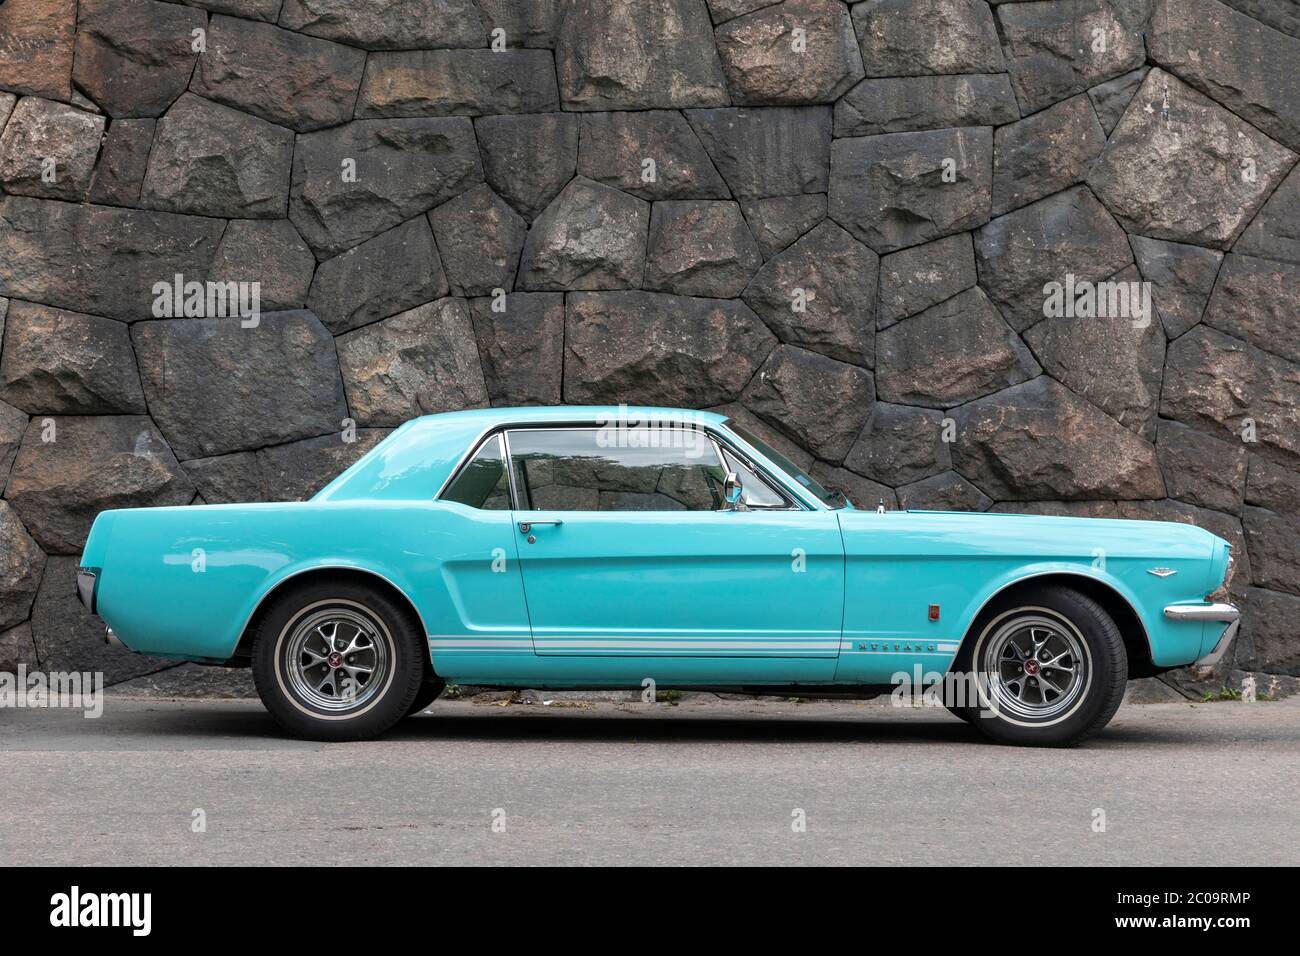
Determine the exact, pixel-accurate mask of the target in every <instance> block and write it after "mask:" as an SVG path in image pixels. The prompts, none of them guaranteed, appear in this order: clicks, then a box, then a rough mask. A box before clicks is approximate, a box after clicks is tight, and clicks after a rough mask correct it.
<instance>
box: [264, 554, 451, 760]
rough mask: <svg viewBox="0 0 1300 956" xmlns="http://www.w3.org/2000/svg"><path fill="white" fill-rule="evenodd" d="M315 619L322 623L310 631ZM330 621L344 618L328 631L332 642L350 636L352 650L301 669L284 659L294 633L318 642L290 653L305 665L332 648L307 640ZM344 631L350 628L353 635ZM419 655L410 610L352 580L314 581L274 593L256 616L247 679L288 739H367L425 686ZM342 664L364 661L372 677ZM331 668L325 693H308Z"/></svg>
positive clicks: (418, 630)
mask: <svg viewBox="0 0 1300 956" xmlns="http://www.w3.org/2000/svg"><path fill="white" fill-rule="evenodd" d="M318 620H323V621H324V623H323V624H321V625H320V626H319V627H316V628H313V627H312V625H313V623H314V622H316V621H318ZM332 620H341V621H343V624H344V626H343V627H342V628H340V627H339V626H335V627H334V628H333V632H332V633H333V634H334V635H337V636H338V637H337V640H338V642H339V644H344V643H345V642H348V641H349V640H350V641H351V644H352V645H353V646H356V654H355V655H354V656H352V657H348V658H346V659H345V658H343V657H341V656H340V658H339V663H338V664H330V663H328V662H327V663H325V664H316V665H314V668H316V669H313V670H310V671H307V672H305V673H304V671H303V670H302V669H301V668H299V667H298V665H297V663H296V662H295V661H294V660H292V659H291V655H292V654H293V650H294V647H295V646H297V643H298V641H299V640H300V635H304V634H305V635H309V636H308V637H307V638H305V639H306V640H309V641H317V643H316V644H315V645H312V646H310V648H309V649H307V650H305V651H303V652H302V653H299V654H298V655H297V661H298V662H306V661H309V660H310V659H311V657H313V656H320V655H321V652H323V651H324V650H325V649H326V647H333V646H335V645H334V644H332V643H331V644H324V643H321V642H320V640H319V639H317V638H316V637H314V634H315V633H321V634H322V636H323V635H324V634H325V633H327V632H329V627H330V623H331V621H332ZM349 628H355V634H353V632H352V631H350V630H349ZM350 635H351V636H350ZM326 640H328V639H326ZM357 645H360V646H357ZM426 654H427V650H426V644H425V638H424V636H423V628H422V627H421V626H420V623H419V621H418V620H417V619H416V618H415V615H414V614H413V613H412V612H411V610H410V608H409V607H407V606H405V605H403V604H399V603H397V602H396V601H395V600H393V599H392V598H390V597H389V596H388V595H387V594H385V593H384V592H382V591H379V590H376V589H374V588H371V587H367V586H366V585H365V584H363V583H359V582H357V581H353V580H348V579H343V578H335V579H331V578H319V579H316V580H313V581H310V582H308V583H305V584H302V585H298V586H296V587H293V588H292V589H290V590H288V591H286V592H285V593H284V594H282V595H279V596H278V597H276V598H275V599H274V603H273V604H272V605H271V606H270V607H269V608H268V609H267V611H266V613H264V614H263V615H262V616H261V619H260V621H259V623H258V625H257V630H256V633H255V634H254V637H253V682H254V684H255V685H256V687H257V694H258V696H259V697H261V698H262V703H263V704H264V705H265V706H266V709H267V710H268V711H270V712H271V716H272V717H274V718H275V720H276V722H277V723H279V724H280V726H281V727H283V728H284V729H285V730H287V731H288V732H289V733H291V734H293V735H294V736H297V737H305V738H308V739H310V740H366V739H369V738H372V737H377V736H379V735H380V734H382V733H384V731H386V730H388V729H389V728H390V727H392V726H393V724H395V723H397V721H399V720H401V719H402V718H403V717H405V716H406V714H407V713H408V712H409V711H410V709H411V707H412V706H413V705H414V702H415V700H416V697H417V695H418V694H419V693H420V691H421V689H422V686H423V683H424V678H425V664H424V660H423V656H424V655H426ZM333 656H334V654H332V653H331V655H330V657H333ZM322 660H326V658H323V657H322ZM345 661H346V662H347V663H352V664H353V665H355V668H354V669H359V668H362V667H364V666H365V665H367V664H370V665H371V666H372V671H373V674H372V676H371V677H370V678H366V677H365V675H364V674H362V673H360V672H359V670H357V672H356V673H355V675H354V676H353V677H351V678H350V677H349V676H346V675H348V674H352V670H350V669H349V668H347V667H345V666H343V665H344V663H345ZM381 661H382V663H380V662H381ZM331 670H332V671H333V672H334V674H335V676H334V677H333V683H332V684H330V683H326V684H325V687H327V688H329V690H328V691H326V690H324V689H320V688H317V689H316V691H315V696H313V691H312V689H311V687H310V685H311V684H312V683H313V682H314V681H315V679H316V678H317V677H320V676H321V675H323V674H329V673H330V672H331ZM340 675H344V676H342V680H340ZM324 679H325V680H327V681H328V680H329V678H324ZM369 680H373V681H374V682H375V683H374V684H373V685H372V684H370V683H369ZM363 681H365V682H364V683H363ZM329 698H334V699H332V700H331V699H329ZM351 701H355V703H351Z"/></svg>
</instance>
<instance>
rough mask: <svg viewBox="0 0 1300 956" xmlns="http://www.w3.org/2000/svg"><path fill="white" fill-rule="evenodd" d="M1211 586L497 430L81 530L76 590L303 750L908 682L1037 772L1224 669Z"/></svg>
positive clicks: (740, 436) (115, 627)
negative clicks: (718, 693)
mask: <svg viewBox="0 0 1300 956" xmlns="http://www.w3.org/2000/svg"><path fill="white" fill-rule="evenodd" d="M1231 567H1232V558H1231V549H1230V547H1229V545H1228V543H1227V542H1226V541H1224V540H1223V539H1221V538H1218V537H1216V536H1215V535H1212V534H1210V533H1209V532H1207V531H1204V530H1202V529H1200V528H1197V527H1193V526H1190V525H1183V524H1176V523H1164V522H1148V521H1128V520H1109V519H1084V518H1066V517H1041V516H1033V515H1000V514H979V513H950V512H928V511H890V512H887V511H885V510H884V509H883V508H871V507H866V508H863V509H859V508H857V507H854V505H853V504H852V503H851V502H849V501H848V500H847V499H846V498H845V497H844V496H843V495H842V494H840V493H838V492H835V491H831V490H828V489H826V488H823V487H822V486H821V485H820V484H818V483H817V482H816V481H815V480H813V479H812V478H811V477H809V476H808V475H807V474H805V473H804V471H803V470H802V469H800V468H799V467H797V466H796V465H795V464H793V463H792V462H790V461H789V460H788V459H786V458H785V457H784V456H783V455H781V454H780V453H779V452H777V451H776V450H775V449H773V448H772V447H770V446H769V445H768V444H767V443H765V442H763V441H762V440H761V439H759V438H758V437H757V436H755V435H753V434H751V433H750V432H749V431H748V430H746V429H745V428H744V427H742V426H741V425H739V424H738V423H737V422H735V421H733V420H731V419H728V418H726V417H724V416H722V415H717V414H711V413H705V412H693V411H686V410H680V409H654V408H627V407H548V408H493V409H476V410H471V411H460V412H451V413H446V414H440V415H429V416H425V417H422V418H417V419H414V420H412V421H410V422H407V423H406V424H405V425H403V426H402V427H400V428H398V429H397V430H396V431H394V432H393V433H392V434H391V435H389V436H388V437H387V438H386V439H385V440H384V441H382V442H381V443H380V444H378V445H376V446H375V447H374V448H373V449H371V450H370V451H369V452H368V453H367V454H366V455H365V456H364V457H362V458H361V459H359V460H358V461H357V462H356V463H355V464H353V465H352V466H351V467H349V468H348V469H347V470H345V471H344V472H343V473H342V474H341V475H339V476H338V477H337V478H335V479H334V480H333V481H332V482H330V484H328V485H327V486H326V487H325V488H324V489H322V490H321V491H320V492H319V493H318V494H316V495H315V496H314V497H313V498H312V499H311V500H309V501H304V502H292V503H279V504H241V505H198V506H191V507H174V508H140V509H129V510H118V511H105V512H103V513H102V514H100V515H99V517H98V518H97V519H96V521H95V524H94V527H93V529H92V531H91V534H90V537H89V540H88V541H87V543H86V547H85V551H84V553H83V555H82V558H81V567H80V570H79V571H78V574H77V589H78V594H79V595H80V597H81V600H82V603H84V604H85V605H86V607H87V608H88V609H89V610H90V611H91V612H92V613H95V614H97V615H99V617H101V618H102V619H103V620H104V621H105V622H106V624H107V632H106V633H107V639H108V640H110V641H112V642H116V643H120V644H122V645H124V646H125V647H127V648H129V649H131V650H134V651H138V652H141V653H147V654H155V655H159V656H164V657H171V658H178V659H185V660H195V661H200V662H207V663H218V664H229V665H238V666H251V667H252V668H253V676H254V680H255V682H256V685H257V689H258V693H259V695H260V696H261V698H262V701H263V702H264V703H265V705H266V707H267V709H268V710H269V711H270V712H271V714H272V715H273V716H274V717H275V718H276V720H277V721H279V723H280V724H281V725H282V726H283V727H284V728H285V729H286V730H288V731H289V732H291V733H294V734H298V735H301V736H305V737H311V738H315V739H321V740H352V739H361V738H368V737H373V736H375V735H378V734H381V733H383V732H384V731H386V730H388V729H389V728H390V727H392V726H393V725H394V724H395V723H396V722H397V721H399V720H401V719H402V718H403V717H406V716H408V715H410V714H414V713H418V712H419V711H421V710H423V709H424V708H426V707H427V706H428V705H429V704H430V703H431V702H432V701H433V700H434V699H435V698H436V697H437V696H438V694H439V693H441V691H442V689H443V688H444V687H445V685H446V684H447V683H449V682H456V683H461V684H471V685H487V686H492V687H502V688H522V687H534V688H553V689H561V688H575V689H576V688H582V689H592V688H641V687H643V686H646V683H645V682H646V681H647V680H650V681H653V682H654V686H656V687H658V688H683V689H685V688H693V689H699V688H713V689H724V688H725V689H730V690H740V691H744V692H752V693H794V694H800V695H806V696H816V695H818V694H833V695H837V696H842V695H858V696H862V697H870V696H875V695H877V694H880V693H888V692H891V691H893V690H894V689H895V688H896V687H898V686H900V684H901V683H903V682H906V681H915V680H917V678H918V677H920V678H921V681H922V682H923V683H924V682H927V681H929V682H933V681H934V680H938V679H940V678H942V679H943V680H944V686H945V687H950V686H958V687H969V689H970V692H969V693H968V694H965V695H964V696H963V695H959V696H958V697H957V698H952V697H950V696H947V695H945V696H944V697H943V700H942V702H943V703H944V705H945V706H947V707H948V708H949V709H950V710H951V711H952V712H953V713H954V714H956V715H957V716H958V717H961V718H962V719H964V720H967V721H968V722H970V723H971V724H973V725H974V726H976V727H978V728H979V729H980V730H982V731H983V732H984V733H985V734H987V735H988V736H989V737H991V738H993V739H994V740H997V741H1001V742H1004V743H1012V744H1039V745H1057V746H1060V745H1069V744H1073V743H1076V742H1078V741H1080V740H1082V739H1084V738H1086V737H1087V736H1089V735H1090V734H1093V733H1095V732H1096V731H1098V730H1100V729H1101V728H1102V727H1104V726H1105V725H1106V723H1107V722H1108V721H1109V720H1110V719H1111V717H1112V716H1113V715H1114V713H1115V711H1116V709H1117V708H1118V706H1119V703H1120V699H1121V697H1122V695H1123V691H1124V686H1125V681H1126V680H1127V679H1129V678H1131V677H1140V676H1147V675H1151V674H1155V673H1158V672H1160V671H1163V670H1168V669H1171V668H1174V667H1179V666H1183V665H1187V664H1191V663H1193V662H1200V663H1204V664H1209V663H1213V662H1214V661H1216V660H1217V659H1218V658H1219V657H1220V656H1221V655H1222V653H1223V652H1224V650H1225V649H1226V647H1227V645H1228V643H1229V642H1230V641H1231V639H1232V637H1233V635H1234V633H1235V632H1236V628H1237V618H1238V611H1237V609H1236V608H1235V607H1233V606H1232V605H1231V604H1228V603H1226V601H1225V597H1224V596H1225V595H1226V593H1227V592H1226V583H1227V580H1228V577H1229V575H1230V573H1231ZM958 679H960V680H958ZM962 681H964V683H962Z"/></svg>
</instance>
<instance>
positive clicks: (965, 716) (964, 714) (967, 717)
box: [944, 704, 973, 724]
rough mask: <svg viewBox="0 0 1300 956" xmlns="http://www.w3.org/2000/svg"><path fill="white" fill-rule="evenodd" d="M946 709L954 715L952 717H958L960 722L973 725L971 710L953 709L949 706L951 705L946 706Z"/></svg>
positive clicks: (964, 708)
mask: <svg viewBox="0 0 1300 956" xmlns="http://www.w3.org/2000/svg"><path fill="white" fill-rule="evenodd" d="M944 707H945V708H947V710H948V713H950V714H952V715H953V716H954V717H956V718H957V719H958V720H961V721H965V722H966V723H968V724H969V723H973V720H972V719H971V713H970V709H969V708H967V707H951V706H949V705H947V704H944Z"/></svg>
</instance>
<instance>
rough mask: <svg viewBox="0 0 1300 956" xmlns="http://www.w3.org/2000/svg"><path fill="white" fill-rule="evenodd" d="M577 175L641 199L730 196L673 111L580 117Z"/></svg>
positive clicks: (688, 131) (707, 158)
mask: <svg viewBox="0 0 1300 956" xmlns="http://www.w3.org/2000/svg"><path fill="white" fill-rule="evenodd" d="M569 171H570V173H572V168H570V170H569ZM578 172H579V173H580V174H582V175H583V176H586V177H587V178H588V179H594V180H595V181H596V182H599V183H604V184H605V185H606V186H615V187H617V188H619V189H621V190H623V191H624V192H627V193H631V194H632V195H633V196H638V197H640V198H641V199H725V198H726V197H727V196H728V195H729V193H728V191H727V185H726V183H724V182H723V181H722V177H721V176H719V175H718V171H717V169H715V168H714V166H713V162H712V160H710V159H709V155H708V153H706V152H705V151H704V146H703V145H702V144H701V143H700V140H699V137H698V136H696V135H695V131H694V130H692V129H691V127H690V124H688V123H687V122H686V120H685V118H684V117H683V116H682V114H681V113H679V112H677V111H676V110H645V111H643V112H637V113H587V114H584V115H583V117H582V138H581V143H580V145H579V148H578Z"/></svg>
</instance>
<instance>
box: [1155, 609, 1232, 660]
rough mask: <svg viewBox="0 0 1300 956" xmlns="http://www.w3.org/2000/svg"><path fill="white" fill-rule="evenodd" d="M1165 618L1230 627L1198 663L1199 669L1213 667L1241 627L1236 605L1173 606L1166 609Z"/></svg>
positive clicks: (1225, 629)
mask: <svg viewBox="0 0 1300 956" xmlns="http://www.w3.org/2000/svg"><path fill="white" fill-rule="evenodd" d="M1165 617H1167V618H1170V619H1171V620H1175V621H1222V622H1223V623H1225V624H1227V625H1228V626H1227V627H1225V628H1224V629H1223V633H1222V634H1220V635H1219V639H1218V640H1217V641H1215V643H1214V647H1213V648H1211V649H1210V653H1208V654H1206V655H1205V656H1204V657H1202V658H1201V659H1200V660H1198V661H1196V666H1197V667H1212V666H1213V665H1215V664H1217V663H1219V658H1221V657H1222V656H1223V652H1224V651H1226V650H1227V649H1228V645H1229V644H1231V643H1232V639H1233V638H1234V637H1236V636H1237V628H1238V627H1240V626H1241V611H1239V610H1237V607H1236V605H1234V604H1171V605H1169V607H1167V608H1165Z"/></svg>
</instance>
